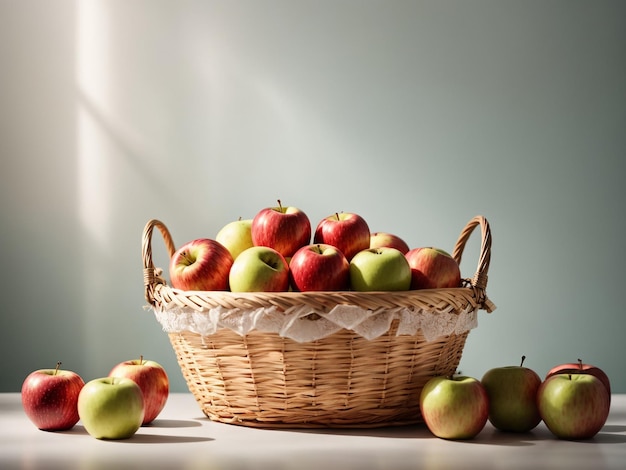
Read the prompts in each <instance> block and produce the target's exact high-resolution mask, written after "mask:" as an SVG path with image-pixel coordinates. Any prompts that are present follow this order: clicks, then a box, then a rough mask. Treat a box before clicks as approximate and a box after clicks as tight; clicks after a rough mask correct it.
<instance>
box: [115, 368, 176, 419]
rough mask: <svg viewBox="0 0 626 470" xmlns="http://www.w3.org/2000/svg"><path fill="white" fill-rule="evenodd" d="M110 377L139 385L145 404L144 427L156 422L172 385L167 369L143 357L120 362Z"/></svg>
mask: <svg viewBox="0 0 626 470" xmlns="http://www.w3.org/2000/svg"><path fill="white" fill-rule="evenodd" d="M109 377H119V378H127V379H131V380H133V381H134V382H135V383H136V384H137V385H139V388H140V389H141V394H142V396H143V403H144V417H143V423H142V425H145V424H148V423H151V422H152V421H154V419H155V418H156V417H157V416H158V415H159V413H160V412H161V410H163V407H164V406H165V403H166V402H167V397H168V395H169V385H170V384H169V379H168V377H167V373H166V372H165V369H164V368H163V366H161V365H160V364H159V363H158V362H155V361H146V360H145V359H144V358H143V356H140V357H139V360H137V359H132V360H130V361H124V362H120V363H119V364H117V365H116V366H115V367H113V369H111V372H109Z"/></svg>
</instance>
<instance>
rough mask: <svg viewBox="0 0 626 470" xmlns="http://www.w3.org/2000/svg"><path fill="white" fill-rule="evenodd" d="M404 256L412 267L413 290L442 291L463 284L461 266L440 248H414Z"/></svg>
mask: <svg viewBox="0 0 626 470" xmlns="http://www.w3.org/2000/svg"><path fill="white" fill-rule="evenodd" d="M404 256H405V257H406V259H407V261H408V262H409V266H411V289H440V288H447V287H459V285H460V284H461V270H460V268H459V264H458V263H457V262H456V260H455V259H454V258H453V257H452V256H450V255H449V254H448V253H447V252H445V251H444V250H442V249H440V248H434V247H422V248H413V249H412V250H409V252H408V253H406V254H405V255H404Z"/></svg>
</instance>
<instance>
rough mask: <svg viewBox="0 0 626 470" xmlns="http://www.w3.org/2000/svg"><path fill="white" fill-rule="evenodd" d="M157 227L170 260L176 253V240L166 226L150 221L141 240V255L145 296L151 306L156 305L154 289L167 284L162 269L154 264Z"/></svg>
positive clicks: (156, 221) (157, 221)
mask: <svg viewBox="0 0 626 470" xmlns="http://www.w3.org/2000/svg"><path fill="white" fill-rule="evenodd" d="M155 227H156V228H158V229H159V231H160V232H161V235H162V236H163V240H164V242H165V247H166V248H167V251H168V253H169V256H170V258H171V257H172V255H173V254H174V253H175V252H176V246H175V245H174V240H173V239H172V236H171V235H170V232H169V230H168V229H167V227H166V226H165V224H164V223H163V222H161V221H160V220H156V219H152V220H149V221H148V223H147V224H146V226H145V227H144V229H143V235H142V239H141V255H142V258H143V285H144V296H145V298H146V301H147V302H148V303H149V304H150V305H154V303H155V301H154V289H155V287H156V285H157V284H165V279H164V278H163V277H162V276H161V274H162V271H161V269H156V268H155V267H154V262H153V261H152V232H153V231H154V228H155Z"/></svg>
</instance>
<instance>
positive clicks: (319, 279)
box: [289, 243, 350, 292]
mask: <svg viewBox="0 0 626 470" xmlns="http://www.w3.org/2000/svg"><path fill="white" fill-rule="evenodd" d="M289 278H290V284H291V287H292V288H293V290H294V291H299V292H306V291H341V290H347V289H348V287H349V284H350V264H349V263H348V260H347V259H346V257H345V256H344V255H343V253H342V252H341V251H340V250H339V248H337V247H335V246H332V245H326V244H323V243H314V244H311V245H307V246H303V247H302V248H300V249H299V250H298V251H296V252H295V254H294V255H293V257H292V258H291V261H290V262H289Z"/></svg>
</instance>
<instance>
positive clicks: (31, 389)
mask: <svg viewBox="0 0 626 470" xmlns="http://www.w3.org/2000/svg"><path fill="white" fill-rule="evenodd" d="M60 367H61V363H60V362H58V363H57V366H56V369H40V370H36V371H34V372H31V373H30V374H29V375H28V376H27V377H26V379H25V380H24V383H23V384H22V406H23V407H24V411H25V412H26V416H28V419H30V420H31V421H32V422H33V424H34V425H35V426H37V427H38V428H39V429H41V430H42V431H63V430H66V429H70V428H72V427H73V426H74V425H75V424H76V423H77V422H78V420H79V416H78V408H77V405H78V395H79V394H80V391H81V389H82V388H83V386H84V385H85V382H84V381H83V379H82V378H81V377H80V376H79V375H78V374H76V373H75V372H72V371H69V370H61V369H60Z"/></svg>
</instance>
